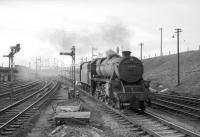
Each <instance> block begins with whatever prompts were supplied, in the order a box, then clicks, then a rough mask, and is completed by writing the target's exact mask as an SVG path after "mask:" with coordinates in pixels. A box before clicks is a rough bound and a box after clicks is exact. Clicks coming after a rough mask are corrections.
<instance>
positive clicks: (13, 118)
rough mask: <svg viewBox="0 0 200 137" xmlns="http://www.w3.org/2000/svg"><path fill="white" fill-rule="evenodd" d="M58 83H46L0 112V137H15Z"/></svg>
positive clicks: (54, 90) (55, 88)
mask: <svg viewBox="0 0 200 137" xmlns="http://www.w3.org/2000/svg"><path fill="white" fill-rule="evenodd" d="M58 87H59V83H58V82H56V81H51V82H48V83H47V82H46V84H45V86H43V87H42V88H41V89H39V90H38V91H36V92H34V93H33V94H31V95H29V96H27V97H26V98H23V99H22V100H19V101H17V102H15V103H13V104H11V105H9V106H7V107H5V108H3V109H1V110H0V136H6V137H9V136H15V134H16V133H17V132H18V131H19V129H20V128H21V127H23V125H24V124H25V123H26V122H28V121H29V119H30V118H31V117H32V116H34V114H35V113H36V112H37V111H38V110H39V109H40V107H41V106H42V105H43V104H44V103H46V102H47V101H48V98H49V96H51V95H53V94H54V93H55V92H56V90H57V88H58Z"/></svg>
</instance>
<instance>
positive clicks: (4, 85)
mask: <svg viewBox="0 0 200 137" xmlns="http://www.w3.org/2000/svg"><path fill="white" fill-rule="evenodd" d="M30 82H31V81H20V80H15V81H13V83H12V85H13V88H17V87H20V86H22V85H25V84H27V83H30ZM7 90H11V82H4V83H3V82H0V92H4V91H7Z"/></svg>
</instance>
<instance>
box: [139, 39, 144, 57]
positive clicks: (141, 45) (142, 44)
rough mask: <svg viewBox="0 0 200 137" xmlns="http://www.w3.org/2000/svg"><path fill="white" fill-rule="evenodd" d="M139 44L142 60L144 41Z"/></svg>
mask: <svg viewBox="0 0 200 137" xmlns="http://www.w3.org/2000/svg"><path fill="white" fill-rule="evenodd" d="M139 46H140V60H141V61H142V47H143V46H144V43H142V42H141V43H140V44H139Z"/></svg>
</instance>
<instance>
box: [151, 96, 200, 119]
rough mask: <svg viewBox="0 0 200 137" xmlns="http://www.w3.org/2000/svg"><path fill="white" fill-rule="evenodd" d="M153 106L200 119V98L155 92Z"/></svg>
mask: <svg viewBox="0 0 200 137" xmlns="http://www.w3.org/2000/svg"><path fill="white" fill-rule="evenodd" d="M151 96H152V106H153V107H159V108H164V109H165V110H166V109H167V110H170V111H173V112H178V113H180V114H184V115H186V116H190V117H192V118H196V119H200V99H197V98H190V97H183V96H174V95H166V94H158V93H153V94H151Z"/></svg>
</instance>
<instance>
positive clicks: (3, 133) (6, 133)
mask: <svg viewBox="0 0 200 137" xmlns="http://www.w3.org/2000/svg"><path fill="white" fill-rule="evenodd" d="M0 134H1V135H3V136H6V135H12V134H13V132H12V131H1V132H0Z"/></svg>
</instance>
